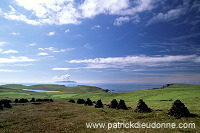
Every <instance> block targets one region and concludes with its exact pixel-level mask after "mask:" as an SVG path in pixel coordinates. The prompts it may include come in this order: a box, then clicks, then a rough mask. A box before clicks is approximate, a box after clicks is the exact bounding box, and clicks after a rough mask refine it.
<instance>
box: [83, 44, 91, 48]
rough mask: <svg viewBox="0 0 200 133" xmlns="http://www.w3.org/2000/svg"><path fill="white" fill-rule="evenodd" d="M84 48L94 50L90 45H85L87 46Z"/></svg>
mask: <svg viewBox="0 0 200 133" xmlns="http://www.w3.org/2000/svg"><path fill="white" fill-rule="evenodd" d="M84 48H87V49H92V46H90V45H89V44H85V45H84Z"/></svg>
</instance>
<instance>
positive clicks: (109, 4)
mask: <svg viewBox="0 0 200 133" xmlns="http://www.w3.org/2000/svg"><path fill="white" fill-rule="evenodd" d="M127 8H129V1H128V0H109V1H105V0H85V1H84V3H83V4H81V5H80V7H79V9H80V10H81V11H82V12H81V13H82V17H83V18H92V17H94V16H96V15H99V14H120V12H121V11H123V10H125V9H127Z"/></svg>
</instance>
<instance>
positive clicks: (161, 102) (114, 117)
mask: <svg viewBox="0 0 200 133" xmlns="http://www.w3.org/2000/svg"><path fill="white" fill-rule="evenodd" d="M23 89H35V90H48V91H59V92H33V91H26V90H23ZM199 94H200V85H192V84H173V85H170V86H168V87H165V88H160V89H149V90H139V91H132V92H123V93H106V91H105V90H103V89H101V88H98V87H95V86H84V85H79V86H75V87H66V86H64V85H52V84H49V85H33V86H24V85H20V84H8V85H1V86H0V99H9V100H11V101H14V100H15V99H20V98H26V99H29V100H30V99H31V98H33V97H34V98H36V99H37V98H49V99H50V98H51V99H53V102H42V103H41V104H32V103H31V102H28V103H13V102H12V103H11V105H12V108H4V109H3V110H0V132H3V133H4V132H5V133H7V132H11V133H47V132H48V133H54V132H55V133H60V132H63V133H68V132H72V133H73V132H74V133H76V132H83V133H84V132H85V133H86V132H87V133H89V132H97V133H101V132H114V133H117V132H135V133H144V132H145V133H146V132H147V133H160V132H162V133H169V132H187V133H196V132H199V131H200V127H199V126H200V102H199V101H200V95H199ZM78 98H82V99H87V98H90V99H91V100H92V101H97V100H99V99H101V100H102V102H103V104H105V106H104V108H94V106H84V105H82V104H76V103H70V102H68V101H69V99H74V100H75V101H76V100H77V99H78ZM113 99H117V100H118V101H119V100H120V99H123V100H124V101H125V103H126V105H127V106H128V107H131V109H128V110H122V109H110V108H108V107H107V106H106V105H108V104H110V102H111V100H113ZM139 99H143V100H144V101H145V103H146V104H147V105H148V107H149V108H151V109H152V110H153V111H152V112H150V113H136V112H134V109H135V108H136V106H137V103H138V100H139ZM176 99H180V100H181V102H183V103H184V104H185V106H186V107H187V108H188V109H189V111H190V113H191V114H193V116H191V117H182V118H179V119H177V118H174V117H171V116H168V114H167V113H168V110H169V109H170V108H171V106H172V103H173V102H174V101H175V100H176ZM117 122H124V123H126V122H127V123H128V122H135V123H136V122H145V123H154V122H159V123H176V124H178V123H195V128H174V129H171V128H159V129H155V128H138V129H132V128H112V129H110V130H108V129H107V128H87V127H86V123H117Z"/></svg>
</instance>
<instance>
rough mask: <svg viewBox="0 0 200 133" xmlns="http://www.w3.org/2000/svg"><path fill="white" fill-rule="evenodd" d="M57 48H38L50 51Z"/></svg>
mask: <svg viewBox="0 0 200 133" xmlns="http://www.w3.org/2000/svg"><path fill="white" fill-rule="evenodd" d="M54 49H55V48H54V47H48V48H38V50H42V51H44V50H48V51H53V50H54Z"/></svg>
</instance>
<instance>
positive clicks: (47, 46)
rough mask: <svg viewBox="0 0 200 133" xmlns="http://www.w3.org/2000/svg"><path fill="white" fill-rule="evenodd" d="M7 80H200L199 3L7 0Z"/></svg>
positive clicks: (2, 62) (1, 58)
mask: <svg viewBox="0 0 200 133" xmlns="http://www.w3.org/2000/svg"><path fill="white" fill-rule="evenodd" d="M0 25H1V26H0V82H11V83H12V82H31V83H32V82H37V83H39V82H41V83H49V82H55V81H66V80H72V81H76V82H79V83H199V82H200V1H199V0H173V1H172V0H109V1H108V0H1V1H0Z"/></svg>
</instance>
